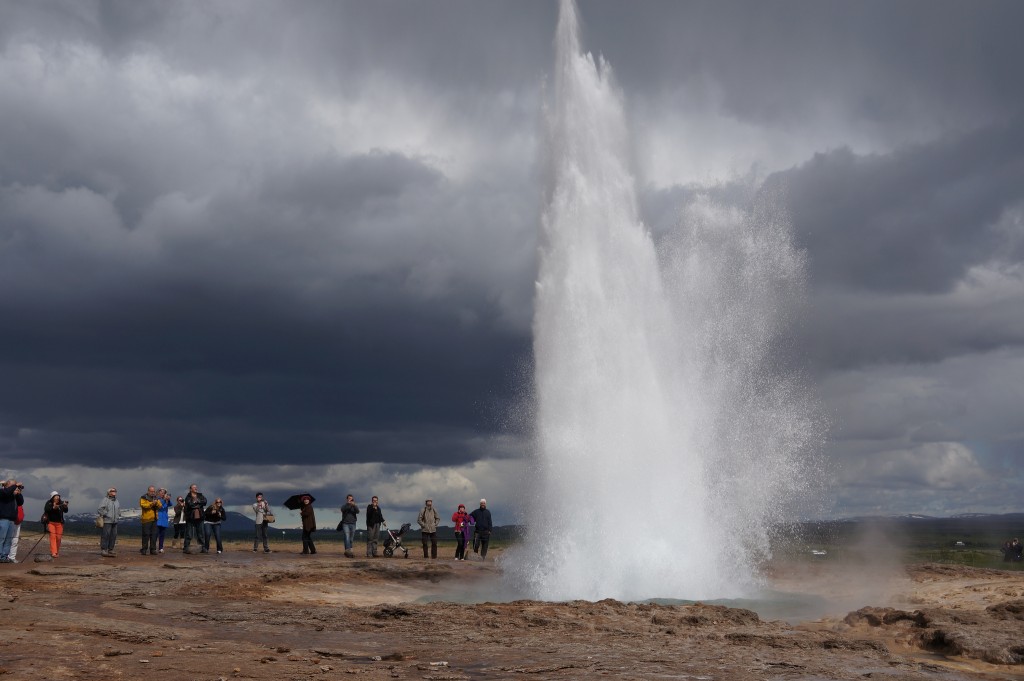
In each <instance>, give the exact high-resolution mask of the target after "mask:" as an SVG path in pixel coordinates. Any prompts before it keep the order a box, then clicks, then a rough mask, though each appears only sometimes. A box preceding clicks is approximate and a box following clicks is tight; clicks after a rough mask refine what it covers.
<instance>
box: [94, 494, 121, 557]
mask: <svg viewBox="0 0 1024 681" xmlns="http://www.w3.org/2000/svg"><path fill="white" fill-rule="evenodd" d="M96 515H97V516H99V519H100V521H101V522H102V523H103V527H102V528H101V530H100V555H101V556H103V557H104V558H113V557H114V556H116V555H117V554H116V553H114V545H115V544H117V519H118V516H120V515H121V502H119V501H118V500H117V488H116V487H111V488H110V489H108V490H107V496H106V497H105V498H104V499H103V501H101V502H100V507H99V508H98V509H96Z"/></svg>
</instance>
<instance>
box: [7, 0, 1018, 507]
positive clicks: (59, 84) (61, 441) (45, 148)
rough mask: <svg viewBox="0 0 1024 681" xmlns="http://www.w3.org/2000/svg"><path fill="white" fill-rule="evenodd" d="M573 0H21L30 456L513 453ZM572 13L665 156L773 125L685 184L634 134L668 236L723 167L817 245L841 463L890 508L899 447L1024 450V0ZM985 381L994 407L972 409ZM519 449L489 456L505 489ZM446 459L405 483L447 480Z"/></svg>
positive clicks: (23, 312) (21, 311) (823, 338)
mask: <svg viewBox="0 0 1024 681" xmlns="http://www.w3.org/2000/svg"><path fill="white" fill-rule="evenodd" d="M556 14H557V3H555V2H547V3H545V2H534V3H522V2H514V1H510V2H489V3H479V2H475V1H470V0H460V1H458V2H455V1H450V2H440V3H408V2H398V1H391V0H388V1H384V2H328V1H324V2H312V1H310V2H301V3H283V2H261V3H245V4H235V3H226V2H209V3H205V2H204V3H166V2H137V1H129V0H124V1H122V2H113V1H110V2H88V1H83V2H72V1H67V2H6V1H5V0H0V16H2V17H3V18H2V19H0V324H2V333H0V452H2V453H3V456H4V459H5V462H10V461H20V462H22V463H23V465H25V466H27V465H28V464H25V463H24V462H33V463H32V465H48V464H55V465H65V466H67V467H68V470H73V471H78V472H77V473H75V474H76V475H80V471H81V469H76V468H74V467H73V464H76V463H77V464H81V465H83V466H90V467H103V466H105V465H106V466H114V467H122V466H123V467H135V466H138V465H139V464H140V461H141V460H144V457H150V458H151V459H153V460H155V461H160V462H168V461H173V462H186V463H185V465H187V466H188V468H189V469H190V470H193V471H195V470H201V471H203V472H204V475H209V476H210V480H209V482H210V483H211V484H214V483H215V482H217V483H218V484H219V480H217V478H222V476H225V475H227V474H228V473H229V472H230V471H232V469H233V467H234V468H235V469H236V470H237V464H238V462H248V463H252V464H253V465H254V466H258V465H259V464H282V463H295V464H297V465H301V464H310V465H318V464H321V463H334V462H370V463H367V464H366V465H367V466H368V467H370V468H372V467H373V462H388V463H390V464H393V465H394V466H398V467H401V466H408V467H409V469H410V470H411V469H417V470H418V474H422V473H424V471H423V470H420V467H421V466H422V465H426V466H429V467H434V468H438V467H443V466H448V465H450V466H456V467H459V468H460V469H465V468H467V467H468V466H471V465H473V464H474V462H476V463H479V462H485V463H487V464H488V465H490V464H495V460H496V459H502V457H515V456H521V455H522V452H523V451H524V446H523V444H522V441H519V440H517V441H515V442H508V441H505V442H503V443H502V445H501V447H500V448H496V447H495V443H494V440H495V439H496V438H499V437H500V435H501V434H502V433H505V432H508V431H512V433H513V436H518V435H521V432H522V431H524V430H525V429H526V428H527V426H525V425H524V422H523V419H521V418H520V417H519V416H518V414H519V413H522V411H523V410H525V407H524V406H523V405H522V404H521V402H520V398H521V397H522V392H523V391H522V389H523V387H524V385H525V381H523V374H521V373H520V369H521V368H522V367H523V366H524V365H527V364H528V361H529V352H530V335H529V334H530V317H531V315H532V305H531V301H532V286H533V279H534V276H535V267H536V263H535V247H536V236H535V230H536V226H537V221H538V215H539V214H540V205H539V203H540V200H541V197H542V196H543V188H542V187H541V186H540V185H541V180H540V179H539V175H540V173H539V172H538V171H537V166H538V160H537V159H538V158H539V157H541V156H542V151H543V150H542V148H541V145H542V142H539V141H538V129H539V128H540V126H539V125H538V123H539V121H540V119H541V118H542V115H541V113H540V110H541V104H542V91H543V88H544V87H545V84H544V79H545V75H546V74H548V73H550V65H551V63H552V61H553V48H552V36H553V33H554V25H555V20H556ZM581 14H582V20H583V24H584V30H585V39H584V43H585V46H586V48H587V49H589V50H593V51H595V52H599V53H601V54H603V55H604V56H605V57H607V58H608V59H609V60H610V62H611V64H612V67H613V69H614V71H615V73H616V75H617V80H618V82H619V83H620V84H621V86H622V87H623V88H624V90H625V95H626V103H627V107H628V108H629V109H630V115H631V117H632V120H633V123H634V128H633V130H632V133H633V135H635V137H636V140H637V142H638V145H637V148H638V149H644V148H645V146H644V145H647V147H648V148H655V149H657V148H660V146H662V145H663V143H664V146H665V148H667V149H669V151H668V152H666V153H665V158H664V159H660V160H659V163H664V164H667V165H668V166H673V165H679V166H681V167H685V171H681V172H678V173H675V175H674V174H673V169H672V168H671V167H670V168H669V169H668V171H666V173H665V176H666V177H675V176H679V177H685V178H694V177H704V176H706V174H707V173H708V172H710V171H707V170H706V169H705V168H706V167H709V164H711V162H710V161H708V160H707V159H705V158H703V156H702V155H703V154H704V153H705V152H708V151H712V152H716V151H718V150H715V149H711V150H708V149H705V148H702V147H700V146H699V144H698V145H697V146H696V147H688V146H687V145H686V144H682V145H674V144H672V143H674V142H675V141H677V140H680V139H682V140H684V141H686V138H687V136H695V137H698V138H699V137H701V136H702V135H704V134H707V133H716V134H711V135H710V137H709V139H710V140H711V141H710V142H707V144H709V145H717V144H718V140H723V144H725V145H726V146H727V147H728V146H729V145H733V146H732V147H729V148H727V149H724V150H722V154H723V156H726V157H727V156H728V155H729V154H732V153H741V152H744V151H745V150H746V147H752V148H753V149H754V151H753V152H751V154H752V156H753V157H754V162H753V168H752V169H750V170H749V174H748V168H746V167H740V168H739V169H738V171H737V173H736V175H739V176H740V177H739V179H736V178H735V177H733V178H732V179H724V180H721V178H715V179H719V180H721V181H719V182H715V181H714V180H709V181H708V182H700V183H691V184H682V183H681V184H676V185H673V184H672V183H673V182H675V181H676V180H674V179H673V180H664V178H663V177H661V176H659V175H658V173H657V172H650V173H647V172H645V169H644V167H643V166H644V164H645V163H648V162H649V161H650V159H646V158H644V157H642V155H638V158H637V159H636V160H637V163H638V166H639V170H638V174H639V175H640V176H641V177H644V178H645V179H644V181H645V182H646V181H650V185H649V186H647V187H646V188H645V189H644V190H643V192H642V194H641V197H640V202H641V204H642V208H643V212H644V219H645V222H646V223H647V224H648V225H650V227H651V229H652V231H653V232H654V233H655V234H656V236H657V237H658V238H663V237H667V236H669V235H671V233H672V232H673V231H674V230H676V229H678V227H679V221H680V217H679V216H680V215H681V214H682V213H683V212H684V209H685V208H686V207H687V206H689V205H691V204H692V203H693V202H694V201H696V200H698V197H711V200H712V201H714V202H718V203H721V204H723V205H728V206H745V205H749V204H750V202H751V201H753V200H754V199H755V195H756V193H757V191H758V190H761V191H764V192H766V193H769V192H770V193H771V194H772V195H773V196H779V197H783V199H784V200H785V201H786V203H787V206H788V207H789V209H790V211H791V215H792V220H793V226H794V232H795V236H796V239H797V241H798V243H799V245H800V246H802V247H803V248H805V249H806V251H807V256H808V263H809V267H810V274H811V277H810V291H809V298H810V300H811V302H812V307H811V309H810V311H809V313H808V318H807V321H806V324H805V326H804V327H803V328H802V329H801V330H800V334H801V335H800V338H799V339H798V340H799V341H800V344H801V346H802V349H803V350H805V351H806V355H807V356H808V357H810V359H811V361H812V362H813V363H814V367H815V369H816V372H817V376H818V377H819V379H820V380H821V381H822V384H823V386H824V392H825V394H826V399H827V401H828V405H827V406H828V407H829V408H833V407H834V408H835V410H836V412H837V414H838V416H839V418H837V421H838V422H840V423H841V424H842V425H843V426H844V428H837V429H836V433H835V441H836V442H837V443H838V445H837V446H836V451H835V452H834V454H835V457H836V458H837V459H843V458H844V457H847V456H849V457H850V459H851V461H853V462H854V463H855V465H851V466H849V467H848V468H847V470H848V471H850V473H849V475H848V476H847V482H848V483H849V485H850V487H851V488H856V489H859V490H863V489H865V485H868V486H871V485H873V486H875V487H876V488H878V489H880V490H882V491H881V492H880V496H879V499H882V500H883V501H884V503H890V504H891V503H894V502H893V501H892V499H893V498H894V496H893V495H896V496H898V494H899V492H893V491H892V490H889V489H882V488H883V487H884V484H885V480H884V479H880V478H879V477H878V475H877V474H876V472H873V469H872V467H871V465H870V464H871V463H872V462H879V461H882V462H884V461H885V460H887V458H888V459H892V461H893V463H892V464H891V465H890V466H889V468H888V469H887V470H889V471H890V473H891V476H890V477H891V478H892V479H893V480H894V481H895V483H898V485H902V486H903V487H902V488H901V491H905V490H906V489H914V490H918V489H922V490H923V489H924V488H926V487H927V486H928V484H930V483H933V482H936V481H937V482H939V483H941V484H943V485H947V488H946V493H947V494H948V495H949V497H950V498H953V497H955V498H956V502H955V503H956V504H957V506H958V507H962V506H963V505H965V504H968V503H969V499H970V494H969V492H968V491H967V490H966V489H961V488H957V489H952V488H951V487H949V485H953V487H956V485H955V482H950V481H955V479H956V476H957V475H962V476H963V477H964V479H969V480H972V481H979V480H980V481H984V480H986V479H988V478H987V477H986V476H990V475H994V474H993V473H992V471H993V470H995V468H993V467H992V466H994V465H995V464H993V461H994V460H995V459H996V458H999V457H1002V458H1001V460H1002V462H1003V463H1002V464H999V465H1003V466H1006V465H1008V464H1007V462H1019V456H1020V454H1019V452H1020V444H1019V443H1020V438H1019V432H1018V434H1017V435H1016V436H1015V435H1014V432H1015V431H1014V429H1015V428H1016V429H1017V431H1019V426H1016V425H1013V424H1014V419H1015V418H1016V416H1015V415H1014V414H1012V413H1010V412H1008V411H1007V409H1006V408H1005V405H1007V404H1013V403H1014V401H1015V399H1016V397H1017V396H1019V393H1015V392H1014V388H1013V386H1014V385H1021V384H1024V371H1022V370H1020V368H1019V366H1018V363H1017V362H1013V361H1008V360H1007V358H1006V355H1005V354H1004V353H1012V352H1013V351H1014V350H1015V349H1016V348H1019V347H1020V345H1021V344H1022V343H1024V328H1022V322H1021V321H1020V320H1022V319H1024V310H1022V296H1021V295H1020V290H1021V289H1020V280H1021V273H1020V270H1019V266H1020V261H1021V256H1022V253H1021V249H1022V248H1024V237H1022V235H1021V222H1020V220H1021V218H1020V215H1021V210H1022V205H1024V196H1022V194H1024V191H1022V189H1021V187H1024V182H1022V180H1024V174H1022V167H1021V163H1022V162H1021V159H1022V158H1024V135H1022V132H1021V130H1022V129H1024V125H1022V124H1021V115H1022V111H1024V89H1022V88H1020V87H1019V82H1018V81H1019V66H1018V65H1019V64H1020V63H1024V42H1022V41H1020V40H1019V39H1018V37H1017V35H1016V34H1017V32H1018V31H1019V26H1021V25H1022V24H1024V5H1022V4H1021V3H1018V2H1015V1H1006V2H980V3H963V2H949V1H940V2H934V1H931V0H928V1H924V0H920V1H916V0H915V1H913V2H900V3H891V2H882V1H880V0H871V1H868V2H857V3H820V2H803V1H801V2H795V1H793V0H784V1H782V2H773V3H769V4H765V3H754V4H752V3H749V2H721V1H711V0H706V1H698V2H686V3H679V2H669V1H657V2H645V3H642V4H635V3H621V2H617V1H615V2H613V1H611V0H584V1H583V2H581ZM690 125H695V126H696V127H695V128H693V129H691V128H690V127H689V126H690ZM701 126H703V127H701ZM694 130H696V132H695V131H694ZM723 131H724V132H723ZM734 135H736V136H737V137H735V138H734ZM700 141H701V140H699V139H698V140H696V143H699V142H700ZM762 142H763V144H762ZM794 146H795V147H798V149H796V150H795V151H794V150H793V147H794ZM676 149H681V150H684V151H686V150H688V151H689V152H690V155H689V156H688V157H686V158H679V159H674V158H673V154H674V153H675V150H676ZM815 151H816V152H818V153H817V155H814V156H813V157H812V153H813V152H815ZM762 152H763V153H764V154H765V155H766V158H763V159H762V158H757V156H758V155H759V154H761V153H762ZM773 154H774V155H773ZM743 158H744V159H745V158H746V157H745V156H744V157H743ZM651 164H652V165H654V163H653V161H651ZM712 165H713V164H712ZM742 165H743V164H741V166H742ZM780 168H789V170H785V171H782V172H776V173H775V174H774V175H771V173H772V172H773V171H778V170H779V169H780ZM717 170H718V168H717V167H716V168H715V171H714V172H717ZM765 174H768V175H769V178H768V180H767V182H766V183H765V186H764V187H761V178H763V177H764V175H765ZM690 181H691V180H690V179H687V180H685V182H690ZM681 182H682V181H681ZM1018 377H1019V379H1020V380H1019V381H1018V380H1016V379H1017V378H1018ZM527 380H528V377H527ZM966 384H970V386H971V387H970V390H969V391H968V392H969V394H970V396H971V399H972V400H974V401H975V403H984V404H985V405H986V406H985V411H986V413H987V414H988V415H989V416H988V417H987V419H980V418H966V417H965V416H964V414H965V413H971V410H970V409H966V408H965V407H964V402H963V399H964V398H963V395H962V394H960V393H958V388H960V387H961V386H964V385H966ZM880 393H881V395H880ZM879 395H880V397H879ZM993 395H994V396H993ZM997 398H998V399H997ZM987 399H988V400H990V401H986V400H987ZM1017 401H1018V402H1019V400H1017ZM1000 405H1002V406H1000ZM509 414H512V416H509ZM510 439H513V440H514V439H515V437H513V438H510ZM963 443H971V444H970V446H968V445H965V444H963ZM497 449H500V452H501V453H500V454H496V450H497ZM975 450H976V451H975ZM502 461H504V459H502ZM857 462H864V465H861V464H860V463H857ZM499 463H500V462H499ZM926 464H927V465H931V466H935V467H937V471H938V472H936V473H935V474H934V475H932V477H931V478H929V477H928V476H927V475H924V474H921V473H920V472H919V471H918V470H917V469H915V466H919V465H926ZM510 470H511V468H501V467H500V466H497V465H495V466H493V467H491V468H488V469H487V470H486V471H484V472H479V473H478V474H479V475H480V476H482V477H481V478H480V480H485V479H486V480H487V481H488V482H489V483H490V484H491V486H492V488H493V487H496V486H501V484H502V482H501V481H503V480H504V479H506V478H504V477H502V476H507V475H509V471H510ZM435 472H436V471H431V470H427V471H426V473H427V476H426V477H425V478H424V477H420V478H416V480H418V481H420V482H421V483H422V482H423V481H424V480H427V481H428V483H429V484H439V485H440V484H441V482H436V481H435V479H434V478H431V477H430V475H433V473H435ZM456 472H457V473H459V474H461V473H462V472H463V471H462V470H459V471H456ZM449 473H451V472H450V471H449ZM143 474H146V475H148V473H142V472H140V473H139V475H140V476H141V475H143ZM389 474H390V473H384V472H381V471H370V472H365V471H364V473H362V475H364V476H365V478H363V479H362V480H363V484H365V485H366V486H368V487H369V486H371V485H375V484H378V482H379V481H380V480H382V479H384V478H386V477H387V475H389ZM97 475H105V473H98V474H97ZM294 475H295V476H296V477H299V476H301V473H294ZM334 475H336V476H337V475H347V474H345V473H342V474H338V473H335V474H334ZM374 476H377V477H376V478H374ZM441 477H443V476H441ZM997 477H998V476H997ZM299 479H301V477H299ZM334 479H337V478H334ZM438 479H440V478H438ZM33 480H35V478H33ZM140 482H141V478H140ZM392 483H393V490H392V494H397V492H398V491H399V490H400V489H401V488H402V486H403V485H404V486H409V485H410V484H411V483H410V482H409V480H407V479H405V478H402V479H401V480H399V481H398V482H395V481H392ZM895 483H894V484H895ZM83 484H85V483H83ZM89 484H96V485H99V486H97V487H96V488H95V489H96V490H99V489H102V485H101V484H100V483H98V482H95V481H90V482H89ZM103 484H108V483H106V482H104V483H103ZM444 484H446V485H449V487H448V489H451V490H453V492H452V493H453V494H455V493H457V494H459V495H465V494H468V493H469V492H468V489H469V488H468V487H466V485H467V484H468V483H467V482H466V480H465V479H464V478H460V477H459V476H458V475H455V474H452V475H451V479H450V480H447V482H445V483H444ZM978 484H981V483H978ZM40 485H41V486H46V485H45V484H44V483H42V482H41V481H40ZM505 487H508V486H507V485H505ZM47 489H49V487H47ZM513 493H514V491H510V492H509V494H513ZM915 493H916V492H915ZM886 495H888V496H886ZM487 496H488V497H490V496H492V495H491V494H490V493H488V494H487ZM419 498H420V496H419V495H418V494H417V495H415V496H414V497H410V499H415V501H409V502H408V503H409V504H413V503H417V504H418V503H419ZM465 498H469V497H465ZM915 499H916V500H919V501H920V503H922V504H923V505H926V504H930V503H933V502H934V503H940V502H935V501H934V499H932V500H931V501H929V499H928V498H927V497H926V495H925V492H923V491H922V492H921V496H920V497H915ZM463 500H465V499H463ZM843 503H845V504H848V505H849V506H850V507H851V508H852V507H856V506H857V504H858V501H857V499H855V498H853V496H848V497H844V502H843ZM879 503H880V504H881V503H883V502H882V501H880V502H879Z"/></svg>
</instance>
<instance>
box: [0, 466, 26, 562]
mask: <svg viewBox="0 0 1024 681" xmlns="http://www.w3.org/2000/svg"><path fill="white" fill-rule="evenodd" d="M24 489H25V485H23V484H21V483H20V482H18V481H17V480H15V479H13V478H11V479H10V480H7V481H6V482H4V484H3V487H0V563H13V562H14V559H13V558H11V543H12V542H13V541H14V531H15V529H16V523H17V522H18V507H19V506H24V505H25V497H24V496H23V495H22V490H24Z"/></svg>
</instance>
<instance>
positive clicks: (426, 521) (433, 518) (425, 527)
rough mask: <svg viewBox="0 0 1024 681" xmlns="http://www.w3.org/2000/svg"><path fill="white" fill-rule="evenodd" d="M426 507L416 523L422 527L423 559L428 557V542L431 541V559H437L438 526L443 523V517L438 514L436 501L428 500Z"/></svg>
mask: <svg viewBox="0 0 1024 681" xmlns="http://www.w3.org/2000/svg"><path fill="white" fill-rule="evenodd" d="M425 503H426V505H425V506H424V507H423V510H422V511H420V515H419V517H418V518H416V522H417V523H419V526H420V537H422V541H423V557H424V558H426V557H427V541H428V540H429V541H430V557H431V558H437V526H438V524H439V523H440V522H441V516H439V515H438V514H437V509H436V508H434V500H433V499H427V500H426V502H425Z"/></svg>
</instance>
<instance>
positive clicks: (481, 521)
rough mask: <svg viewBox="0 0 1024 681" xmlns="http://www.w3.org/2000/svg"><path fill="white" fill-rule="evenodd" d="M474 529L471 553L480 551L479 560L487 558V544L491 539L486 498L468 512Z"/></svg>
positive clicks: (490, 525)
mask: <svg viewBox="0 0 1024 681" xmlns="http://www.w3.org/2000/svg"><path fill="white" fill-rule="evenodd" d="M469 515H471V516H472V517H473V522H475V523H476V529H475V531H474V532H473V553H478V552H479V553H480V560H484V559H486V558H487V544H488V542H490V541H491V529H492V527H493V525H492V524H491V512H490V511H488V510H487V500H486V499H481V500H480V508H478V509H476V510H475V511H473V512H472V513H470V514H469Z"/></svg>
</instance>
